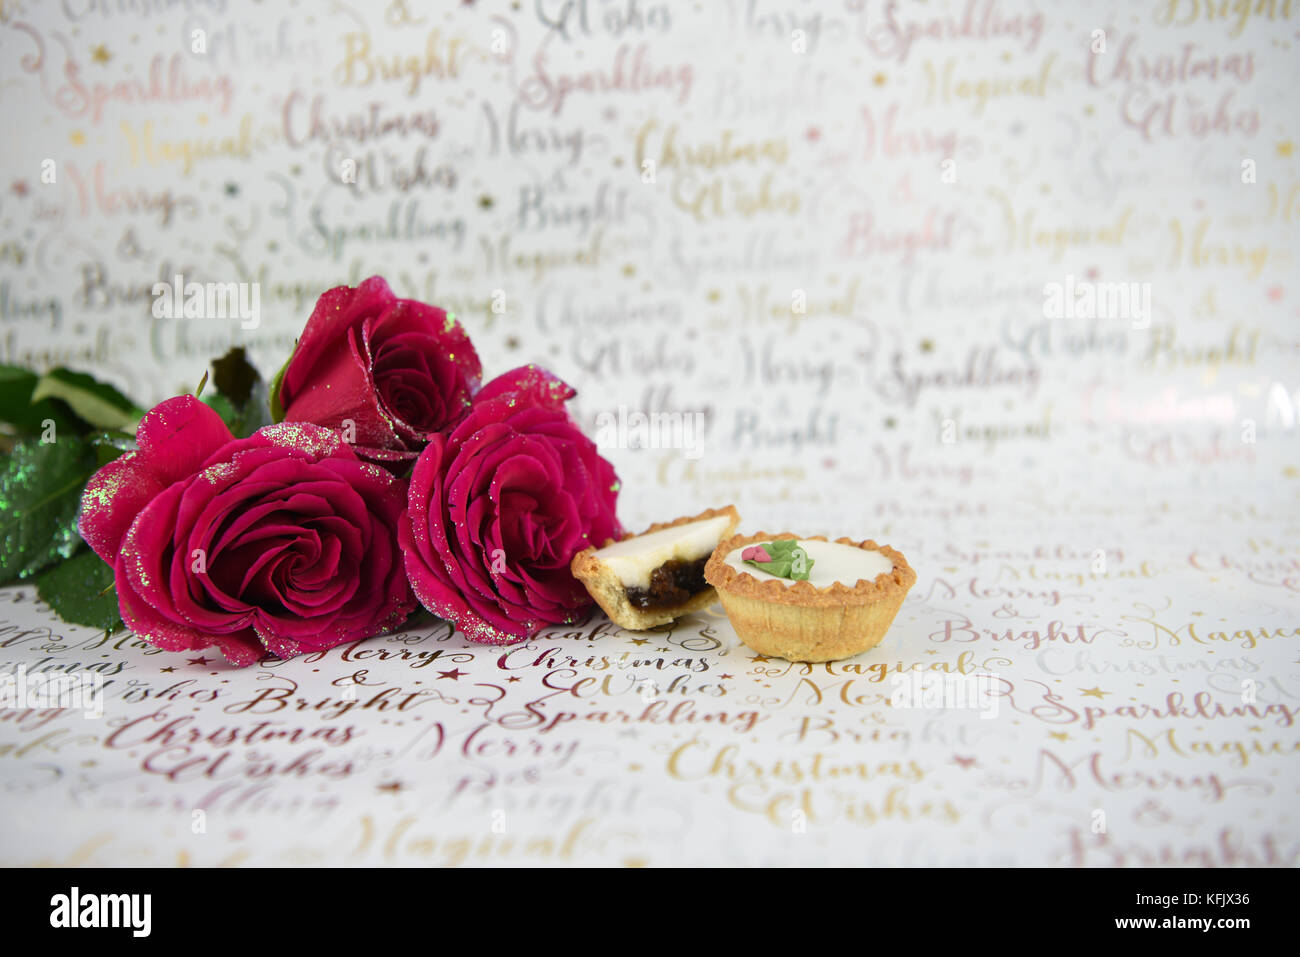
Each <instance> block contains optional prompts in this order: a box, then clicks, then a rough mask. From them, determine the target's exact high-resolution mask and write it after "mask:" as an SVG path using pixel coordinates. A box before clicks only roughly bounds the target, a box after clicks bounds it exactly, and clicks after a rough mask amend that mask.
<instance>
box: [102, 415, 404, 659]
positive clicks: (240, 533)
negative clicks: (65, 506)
mask: <svg viewBox="0 0 1300 957" xmlns="http://www.w3.org/2000/svg"><path fill="white" fill-rule="evenodd" d="M136 437H137V439H138V441H139V449H138V451H135V452H129V453H127V454H126V455H124V456H122V457H121V458H119V459H117V460H115V461H113V462H110V463H109V464H107V465H105V466H104V467H103V468H102V469H100V470H99V471H98V472H96V473H95V475H94V476H92V477H91V480H90V482H89V483H88V484H87V485H86V490H85V493H84V495H83V497H82V511H81V516H80V520H79V528H80V531H81V534H82V537H83V538H85V540H86V542H87V543H88V544H89V545H90V546H91V548H93V549H94V550H95V552H96V553H97V554H98V555H99V556H100V557H101V558H103V559H104V561H106V562H108V563H109V564H110V565H112V566H113V569H114V582H115V586H116V588H117V596H118V604H119V607H120V609H121V612H122V619H123V621H125V622H126V624H127V625H128V626H130V628H131V629H132V630H133V631H135V633H136V634H138V635H139V636H140V637H142V638H144V639H145V640H147V641H148V642H150V643H151V644H153V645H155V646H157V647H159V648H164V649H166V650H168V651H183V650H190V649H199V648H206V647H209V646H211V645H215V646H217V648H219V649H220V650H221V652H222V654H224V655H225V656H226V658H228V659H229V660H230V661H231V662H232V663H233V664H236V665H247V664H251V663H253V662H254V661H256V660H258V658H260V657H262V655H263V654H264V653H265V652H266V651H271V652H273V653H274V654H276V655H279V656H280V657H282V658H288V657H292V656H294V655H297V654H300V653H302V652H304V651H314V650H322V649H325V648H331V647H333V646H334V645H337V644H340V643H342V642H345V641H352V640H355V639H358V638H368V637H370V636H371V635H376V634H379V633H381V632H384V631H387V630H389V629H392V628H394V627H396V626H398V625H400V624H401V623H402V621H403V620H404V619H405V618H406V616H407V615H408V614H409V613H410V612H411V611H412V610H413V609H414V608H415V600H414V598H413V597H412V595H411V590H410V586H409V585H408V583H407V580H406V572H405V569H404V567H403V564H402V557H401V553H400V551H399V550H398V547H397V530H398V526H399V525H400V524H402V518H403V512H404V510H405V505H406V501H405V489H404V484H403V483H402V482H401V481H400V480H399V479H397V478H395V477H393V475H391V474H390V473H389V472H387V471H386V470H384V469H383V468H381V467H380V466H378V465H376V464H374V463H370V462H365V461H362V460H361V459H360V458H358V457H357V455H356V454H355V453H354V452H353V450H352V449H351V448H350V447H349V446H348V445H347V444H346V443H344V442H343V440H342V438H341V437H340V436H339V435H338V434H337V433H335V432H333V431H331V430H329V429H325V428H322V427H320V426H316V425H310V424H303V423H295V424H290V423H284V424H281V425H273V426H268V427H267V428H264V429H261V430H260V431H258V432H256V433H255V434H253V435H251V436H249V437H248V438H247V439H234V438H232V436H231V434H230V432H229V430H227V429H226V427H225V425H223V424H222V422H221V420H220V418H219V417H218V416H217V414H216V413H215V412H213V411H212V409H210V408H209V407H208V406H206V405H204V404H203V403H202V402H199V401H198V400H197V399H195V398H194V397H193V396H188V395H187V396H180V397H178V398H175V399H169V400H167V401H166V402H164V403H162V404H161V405H159V406H158V407H156V408H155V409H153V410H152V411H151V412H149V414H148V415H146V416H145V417H144V419H143V420H142V421H141V423H140V427H139V429H138V431H137V436H136Z"/></svg>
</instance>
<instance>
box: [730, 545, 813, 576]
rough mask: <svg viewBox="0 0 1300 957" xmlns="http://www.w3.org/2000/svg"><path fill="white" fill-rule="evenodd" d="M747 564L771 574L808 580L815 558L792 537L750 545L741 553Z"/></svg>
mask: <svg viewBox="0 0 1300 957" xmlns="http://www.w3.org/2000/svg"><path fill="white" fill-rule="evenodd" d="M740 557H741V559H742V560H743V561H744V562H745V564H746V565H753V566H754V567H755V568H761V569H762V570H763V571H765V572H767V573H768V574H769V575H776V576H777V577H778V578H789V579H792V580H794V581H807V580H808V572H809V571H810V570H811V569H812V567H813V560H812V559H811V558H809V557H808V553H807V552H806V551H804V550H803V549H802V548H800V547H799V543H798V542H796V541H795V540H794V539H792V538H782V539H778V540H777V541H774V542H767V543H766V544H764V545H750V546H749V547H748V548H746V549H745V550H744V551H742V552H741V553H740Z"/></svg>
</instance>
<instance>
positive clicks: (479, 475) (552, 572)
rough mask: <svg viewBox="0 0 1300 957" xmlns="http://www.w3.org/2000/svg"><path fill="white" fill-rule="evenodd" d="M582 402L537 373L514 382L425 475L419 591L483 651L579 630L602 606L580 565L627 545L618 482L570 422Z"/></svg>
mask: <svg viewBox="0 0 1300 957" xmlns="http://www.w3.org/2000/svg"><path fill="white" fill-rule="evenodd" d="M573 394H574V391H573V389H571V388H570V387H569V386H567V385H565V384H564V383H563V382H561V381H560V380H559V379H557V378H555V377H554V376H553V375H551V374H550V373H549V372H545V371H544V370H541V369H537V368H536V367H533V366H528V367H525V368H520V369H515V370H513V371H512V372H507V373H506V374H505V375H502V376H500V377H498V378H497V379H494V380H493V381H492V382H489V383H488V384H487V385H486V386H484V387H483V391H481V392H480V393H479V394H478V396H477V397H476V398H475V400H474V403H473V405H472V407H471V408H470V412H469V415H468V416H467V417H466V419H465V420H464V421H463V422H461V424H460V425H459V426H457V427H456V428H455V429H454V430H453V431H452V433H451V434H450V435H449V436H447V437H446V438H445V439H444V438H443V437H441V436H435V437H434V438H433V439H431V440H430V442H429V445H428V447H427V448H425V450H424V452H423V453H422V454H421V455H420V457H419V459H418V460H417V461H416V463H415V469H414V471H413V472H412V474H411V486H410V498H409V502H408V505H409V521H407V522H403V523H402V527H401V541H402V551H403V552H404V553H405V558H406V570H407V573H408V575H409V576H410V579H411V587H412V588H413V589H414V590H415V594H416V597H418V598H419V599H420V602H421V603H422V604H423V605H424V607H426V608H428V609H429V610H430V611H432V612H433V613H434V614H436V615H439V616H440V617H442V618H446V619H449V620H451V621H454V622H455V623H456V625H457V627H459V628H460V630H461V631H462V632H464V633H465V635H466V636H467V637H468V638H470V639H471V640H472V641H479V642H485V643H488V644H508V643H510V642H514V641H518V640H520V639H522V638H528V637H531V636H533V635H535V634H536V633H537V632H538V631H539V630H541V629H542V628H543V627H545V626H547V625H555V624H569V623H573V622H575V621H577V620H578V619H579V618H580V617H582V616H583V615H584V614H585V612H586V611H587V610H588V609H590V607H591V604H592V602H591V597H590V596H589V595H588V594H587V590H586V589H585V588H584V587H583V586H582V584H581V583H580V582H578V581H577V580H576V579H575V578H574V577H573V575H572V574H571V573H570V572H569V561H570V560H571V559H572V558H573V556H574V555H575V554H577V553H578V552H579V551H581V550H582V549H584V548H587V547H588V546H590V545H592V544H593V543H594V544H598V545H600V544H604V542H605V541H606V539H609V538H614V537H617V536H619V535H621V534H622V529H621V527H620V525H619V523H618V518H617V517H616V515H615V514H614V507H615V503H616V501H617V499H618V476H617V475H615V474H614V468H613V466H612V465H610V464H609V463H608V462H607V461H605V460H604V459H603V458H601V456H600V454H599V453H598V452H597V450H596V446H595V444H594V443H593V442H592V441H591V440H590V439H588V438H587V437H586V436H584V435H583V434H582V433H581V432H580V431H579V430H578V427H577V424H576V423H575V422H574V421H573V419H572V418H570V417H569V415H568V413H567V412H566V411H565V409H564V402H565V401H566V400H567V399H568V398H570V397H571V396H572V395H573Z"/></svg>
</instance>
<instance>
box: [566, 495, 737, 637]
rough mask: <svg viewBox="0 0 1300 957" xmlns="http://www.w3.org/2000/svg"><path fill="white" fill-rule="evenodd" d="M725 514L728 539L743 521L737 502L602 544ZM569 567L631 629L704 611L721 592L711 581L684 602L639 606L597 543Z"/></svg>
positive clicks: (610, 613) (604, 607) (614, 618)
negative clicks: (600, 553) (598, 554)
mask: <svg viewBox="0 0 1300 957" xmlns="http://www.w3.org/2000/svg"><path fill="white" fill-rule="evenodd" d="M722 515H725V516H727V517H728V518H729V519H730V521H729V522H727V527H726V528H725V529H724V530H723V532H722V536H723V538H724V539H725V538H726V537H727V536H729V535H731V534H732V533H733V532H734V531H735V530H736V526H737V525H739V524H740V513H739V512H737V511H736V506H734V505H724V506H723V507H722V508H709V509H705V510H704V511H703V512H700V513H699V514H698V515H685V516H683V517H681V518H675V519H673V520H672V521H671V522H656V523H654V524H653V525H651V526H650V527H649V528H647V529H646V530H645V531H643V532H637V533H635V534H632V533H629V534H627V535H624V536H623V537H622V538H617V539H615V538H610V539H606V540H605V542H604V543H602V544H601V546H600V547H601V548H604V547H605V546H606V545H612V544H614V543H615V542H623V541H627V540H628V539H630V538H639V537H641V536H642V535H649V534H650V533H651V532H661V531H663V530H664V529H666V528H676V527H677V526H678V525H689V524H690V523H691V522H699V521H702V520H704V519H708V518H718V517H719V516H722ZM715 554H716V552H715ZM569 571H571V572H572V573H573V577H574V578H576V579H578V581H580V582H582V584H583V586H584V587H586V589H587V592H588V594H590V595H591V597H592V598H593V599H594V600H595V602H596V604H597V605H599V606H600V607H601V609H602V610H603V611H604V612H605V614H607V615H608V616H609V617H610V620H611V621H613V622H614V623H615V624H617V625H621V626H622V627H624V628H627V629H629V630H631V631H645V630H646V629H648V628H656V627H658V626H659V625H666V624H668V623H669V622H672V621H676V620H677V619H678V618H681V617H682V616H683V615H688V614H690V613H691V612H694V611H702V610H703V609H705V608H707V607H709V605H711V604H713V603H714V602H715V601H716V600H717V592H716V591H714V589H713V587H712V586H711V585H708V586H706V587H705V588H704V590H703V591H700V592H697V593H696V594H695V595H693V596H691V598H689V599H688V600H687V601H685V602H683V603H682V604H680V605H671V606H668V607H665V608H638V607H636V606H635V605H633V604H632V602H631V601H629V600H628V597H627V587H626V586H625V585H624V584H623V581H622V579H620V578H619V577H618V576H617V575H616V574H614V573H613V572H612V571H611V570H610V569H609V566H608V565H606V564H605V563H604V562H602V561H601V560H600V559H599V558H597V557H596V548H594V547H593V548H584V549H583V550H582V551H580V552H578V554H576V555H574V556H573V560H572V561H571V562H570V563H569Z"/></svg>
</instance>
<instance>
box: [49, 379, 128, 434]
mask: <svg viewBox="0 0 1300 957" xmlns="http://www.w3.org/2000/svg"><path fill="white" fill-rule="evenodd" d="M41 399H60V400H62V401H63V402H66V403H67V404H68V407H69V408H71V409H72V411H73V412H75V413H76V414H77V415H79V416H80V417H81V418H83V419H85V420H86V421H87V422H89V423H90V424H91V425H93V426H94V427H95V428H97V429H120V430H121V431H123V432H135V427H136V425H138V424H139V422H140V417H141V416H143V415H144V410H142V409H138V408H136V406H135V403H133V402H132V401H131V400H130V399H128V398H127V397H126V396H124V395H123V394H122V393H120V392H118V391H117V390H116V389H115V388H113V387H112V386H111V385H109V384H108V383H106V382H100V381H98V380H97V379H95V378H94V377H93V376H90V375H87V374H86V373H84V372H73V371H72V370H71V369H52V370H50V371H49V372H47V373H46V374H45V375H43V376H41V378H40V380H39V381H38V382H37V383H36V388H35V389H34V390H32V398H31V401H33V402H38V401H40V400H41Z"/></svg>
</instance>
